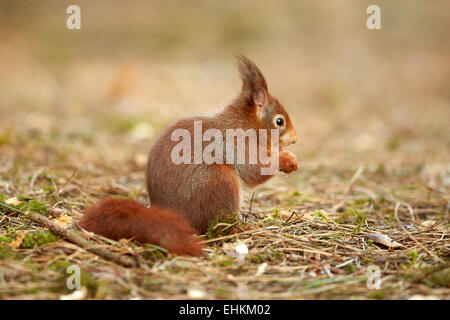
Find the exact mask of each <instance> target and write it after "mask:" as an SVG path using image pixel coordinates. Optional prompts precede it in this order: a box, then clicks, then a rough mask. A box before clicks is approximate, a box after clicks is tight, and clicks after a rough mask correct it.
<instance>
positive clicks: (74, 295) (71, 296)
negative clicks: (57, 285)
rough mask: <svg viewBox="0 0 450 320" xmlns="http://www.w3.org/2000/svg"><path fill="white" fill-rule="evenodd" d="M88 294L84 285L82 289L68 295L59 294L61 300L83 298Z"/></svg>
mask: <svg viewBox="0 0 450 320" xmlns="http://www.w3.org/2000/svg"><path fill="white" fill-rule="evenodd" d="M86 296H87V289H86V288H85V287H82V288H81V289H80V290H75V291H74V292H72V293H70V294H66V295H61V296H59V300H83V299H85V298H86Z"/></svg>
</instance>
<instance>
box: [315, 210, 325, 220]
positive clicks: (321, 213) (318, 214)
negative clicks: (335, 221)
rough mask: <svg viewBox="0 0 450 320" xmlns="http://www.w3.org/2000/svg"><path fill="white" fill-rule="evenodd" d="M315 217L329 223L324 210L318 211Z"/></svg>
mask: <svg viewBox="0 0 450 320" xmlns="http://www.w3.org/2000/svg"><path fill="white" fill-rule="evenodd" d="M314 215H315V216H316V217H318V218H320V219H321V220H323V221H328V218H327V216H326V215H325V213H324V212H323V211H322V210H317V211H316V212H314Z"/></svg>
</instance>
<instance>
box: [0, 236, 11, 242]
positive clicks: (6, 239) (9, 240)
mask: <svg viewBox="0 0 450 320" xmlns="http://www.w3.org/2000/svg"><path fill="white" fill-rule="evenodd" d="M12 240H13V239H12V238H10V237H6V236H3V237H0V242H4V243H11V242H12Z"/></svg>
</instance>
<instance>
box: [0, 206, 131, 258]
mask: <svg viewBox="0 0 450 320" xmlns="http://www.w3.org/2000/svg"><path fill="white" fill-rule="evenodd" d="M0 204H1V205H3V206H5V207H7V208H9V209H12V210H14V211H17V212H19V213H21V214H22V216H23V217H25V218H27V219H28V220H30V221H33V222H34V223H37V224H39V225H41V226H44V227H46V228H47V229H49V230H50V231H53V232H54V233H56V234H57V235H59V236H61V237H63V238H64V239H66V240H67V241H69V242H72V243H73V244H76V245H77V246H79V247H81V248H83V249H84V250H86V251H89V252H91V253H93V254H95V255H98V256H100V257H102V258H104V259H106V260H109V261H112V262H115V263H117V264H120V265H122V266H125V267H135V266H136V262H135V261H134V260H133V259H131V258H129V257H126V256H121V255H118V254H117V253H114V252H111V251H107V250H105V249H103V248H99V247H95V246H93V244H92V243H91V242H90V241H89V240H86V239H84V238H83V237H81V236H79V235H77V234H76V233H75V232H73V231H70V230H67V229H64V228H63V227H60V226H59V225H57V224H55V223H53V222H52V221H50V220H49V219H48V218H47V217H45V216H43V215H42V214H39V213H37V212H31V211H27V212H23V211H22V210H19V209H16V208H13V207H10V206H7V205H4V204H3V203H0Z"/></svg>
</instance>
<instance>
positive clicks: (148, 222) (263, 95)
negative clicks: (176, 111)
mask: <svg viewBox="0 0 450 320" xmlns="http://www.w3.org/2000/svg"><path fill="white" fill-rule="evenodd" d="M237 59H238V62H239V71H240V75H241V78H242V90H241V92H240V94H239V95H238V97H237V98H235V99H234V100H233V101H232V102H231V103H230V104H229V105H228V106H226V107H225V108H224V109H223V110H221V111H220V112H218V113H216V114H214V115H210V116H193V117H186V118H182V119H180V120H178V121H176V122H175V123H173V124H172V125H170V126H169V127H168V128H166V129H165V130H164V131H163V132H162V133H161V134H160V135H159V136H158V138H157V139H156V141H155V142H154V144H153V147H152V149H151V151H150V154H149V158H148V164H147V170H146V182H147V192H148V195H149V198H150V203H151V206H150V207H149V208H147V207H145V206H144V205H141V204H139V203H137V202H136V201H133V200H125V199H111V198H109V199H103V200H101V201H100V202H99V203H97V204H95V205H93V206H91V207H88V208H87V209H86V210H85V211H84V216H83V218H82V219H81V221H80V225H81V226H82V227H83V228H84V229H85V230H88V231H91V232H94V233H97V234H100V235H103V236H105V237H108V238H111V239H115V240H118V239H121V238H132V239H135V240H137V241H139V242H141V243H152V244H156V245H159V246H161V247H163V248H165V249H167V250H168V251H169V252H173V253H177V254H186V255H192V256H199V255H201V254H202V248H203V246H202V244H201V242H200V239H199V237H198V236H197V235H198V234H202V233H205V232H206V231H207V228H208V225H209V223H210V222H211V221H213V220H215V218H216V217H217V216H226V215H232V214H233V213H236V212H238V211H239V202H240V198H239V191H240V185H242V186H243V187H248V188H252V187H255V186H257V185H259V184H261V183H263V182H265V181H267V180H268V179H270V178H271V177H272V176H273V175H274V174H262V173H261V168H263V167H267V166H268V165H267V163H262V162H261V161H259V160H258V161H257V162H256V163H247V162H245V163H243V164H242V163H238V162H237V161H234V162H232V163H228V162H226V163H224V162H216V163H211V164H207V163H193V162H195V161H193V162H191V163H181V164H175V163H174V161H173V158H171V155H172V150H173V149H174V148H175V147H176V145H177V144H178V141H174V140H173V133H174V130H176V129H185V130H187V132H189V133H190V134H194V133H195V132H194V123H195V121H197V122H198V121H201V124H202V132H205V131H206V130H208V129H218V130H220V131H221V132H225V131H226V130H227V129H243V130H248V129H254V130H255V131H259V130H260V129H266V130H269V131H270V129H278V130H279V131H278V132H279V146H280V147H279V149H278V151H279V152H278V159H279V160H278V161H279V164H278V169H279V171H282V172H285V173H291V172H293V171H295V170H297V168H298V163H297V159H296V157H295V155H294V154H293V153H292V152H289V151H287V150H284V149H282V148H284V147H286V146H288V145H290V144H293V143H295V142H296V140H297V137H296V132H295V129H294V126H293V125H292V122H291V119H290V118H289V115H288V113H287V112H286V110H285V109H284V108H283V106H282V105H281V104H280V102H279V101H278V100H277V99H276V98H274V97H273V96H272V95H270V94H269V92H268V89H267V83H266V80H265V78H264V76H263V74H262V73H261V71H260V70H259V68H258V67H257V66H256V65H255V64H254V63H253V62H252V61H250V60H249V59H248V58H247V57H245V56H242V55H241V56H238V57H237ZM267 139H268V141H269V142H270V137H268V138H267ZM193 143H194V142H192V143H191V144H193ZM202 143H203V146H206V145H207V144H206V142H205V141H203V142H202ZM246 143H247V144H246V146H248V141H246ZM194 148H195V146H194ZM259 148H263V147H261V144H258V149H259ZM266 148H267V150H265V151H266V152H267V154H271V144H268V147H266ZM245 150H246V151H245V152H246V159H247V158H248V157H249V151H248V150H249V148H246V149H245ZM216 151H217V150H216ZM219 151H221V150H219ZM226 152H227V151H226V150H225V149H224V150H223V154H226ZM183 153H184V150H183ZM190 157H191V159H193V155H190ZM188 158H189V155H188Z"/></svg>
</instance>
